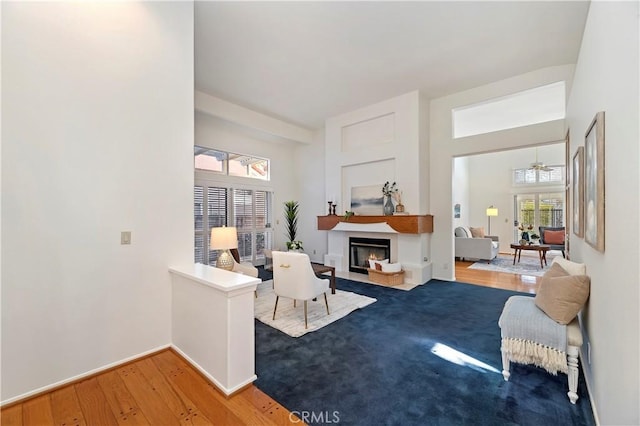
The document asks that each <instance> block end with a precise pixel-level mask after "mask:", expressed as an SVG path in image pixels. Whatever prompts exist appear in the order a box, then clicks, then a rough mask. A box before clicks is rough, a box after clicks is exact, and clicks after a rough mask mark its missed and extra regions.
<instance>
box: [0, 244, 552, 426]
mask: <svg viewBox="0 0 640 426" xmlns="http://www.w3.org/2000/svg"><path fill="white" fill-rule="evenodd" d="M501 256H508V255H501ZM472 263H473V262H460V261H457V262H456V265H455V268H456V269H455V273H456V280H457V281H460V282H466V283H470V284H476V285H482V286H486V287H493V288H501V289H506V290H514V291H520V292H525V293H531V294H535V293H536V291H537V289H538V286H539V283H540V278H539V277H535V276H528V275H515V274H507V273H502V272H491V271H480V270H473V269H468V266H470V265H471V264H472ZM1 424H2V426H13V425H17V426H22V425H24V426H29V425H37V426H44V425H62V426H70V425H79V426H83V425H86V426H94V425H127V424H130V425H163V426H164V425H174V424H175V425H185V424H194V425H225V426H227V425H229V426H232V425H265V426H268V425H287V424H296V425H301V424H304V423H302V422H301V421H300V419H298V418H297V417H295V416H293V415H290V412H289V411H288V410H287V409H286V408H284V407H283V406H282V405H280V404H279V403H278V402H276V401H274V400H273V399H271V398H270V397H269V396H268V395H266V394H265V393H263V392H262V391H260V390H259V389H258V388H256V387H255V386H253V385H252V386H249V387H247V388H246V389H244V390H243V391H241V392H239V393H237V394H236V395H234V396H233V397H231V398H226V397H225V396H224V395H222V394H221V393H220V392H219V391H217V390H216V389H215V388H214V387H213V386H212V385H211V384H210V383H209V382H208V381H207V380H206V379H205V378H203V377H202V376H201V375H200V373H199V372H198V371H197V370H195V369H194V368H193V367H191V365H189V364H188V363H187V362H186V361H185V360H183V359H182V358H181V357H180V356H179V355H177V354H176V353H175V352H173V351H171V350H165V351H162V352H159V353H156V354H154V355H151V356H149V357H147V358H143V359H140V360H137V361H134V362H132V363H129V364H126V365H122V366H120V367H118V368H115V369H112V370H109V371H107V372H104V373H101V374H99V375H96V376H94V377H91V378H88V379H86V380H83V381H80V382H78V383H75V384H70V385H67V386H65V387H62V388H59V389H57V390H54V391H52V392H49V393H46V394H42V395H40V396H37V397H35V398H31V399H28V400H25V401H23V402H19V403H16V404H13V405H9V406H8V407H6V408H3V409H2V418H1Z"/></svg>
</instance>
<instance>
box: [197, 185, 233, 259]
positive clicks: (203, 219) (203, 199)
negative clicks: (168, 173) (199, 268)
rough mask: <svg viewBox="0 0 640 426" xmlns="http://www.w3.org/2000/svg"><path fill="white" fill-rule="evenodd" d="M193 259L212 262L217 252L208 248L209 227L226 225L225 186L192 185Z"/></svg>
mask: <svg viewBox="0 0 640 426" xmlns="http://www.w3.org/2000/svg"><path fill="white" fill-rule="evenodd" d="M193 214H194V222H195V226H194V230H195V245H194V248H195V250H194V260H195V262H197V263H204V264H213V263H215V261H216V259H217V258H218V257H217V252H216V251H215V250H214V251H212V250H209V235H210V233H211V228H214V227H219V226H224V225H227V188H218V187H207V186H198V185H196V186H194V188H193Z"/></svg>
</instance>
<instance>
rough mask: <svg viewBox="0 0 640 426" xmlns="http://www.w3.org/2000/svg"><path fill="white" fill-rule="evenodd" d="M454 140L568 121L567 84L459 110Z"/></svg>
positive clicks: (504, 97)
mask: <svg viewBox="0 0 640 426" xmlns="http://www.w3.org/2000/svg"><path fill="white" fill-rule="evenodd" d="M451 114H452V118H453V137H454V138H462V137H465V136H472V135H480V134H483V133H489V132H495V131H498V130H505V129H513V128H516V127H522V126H528V125H531V124H537V123H544V122H547V121H553V120H561V119H563V118H564V117H565V84H564V81H559V82H556V83H551V84H547V85H545V86H541V87H536V88H533V89H529V90H524V91H522V92H518V93H513V94H511V95H507V96H503V97H500V98H496V99H490V100H488V101H484V102H479V103H476V104H473V105H467V106H463V107H460V108H455V109H453V110H452V111H451Z"/></svg>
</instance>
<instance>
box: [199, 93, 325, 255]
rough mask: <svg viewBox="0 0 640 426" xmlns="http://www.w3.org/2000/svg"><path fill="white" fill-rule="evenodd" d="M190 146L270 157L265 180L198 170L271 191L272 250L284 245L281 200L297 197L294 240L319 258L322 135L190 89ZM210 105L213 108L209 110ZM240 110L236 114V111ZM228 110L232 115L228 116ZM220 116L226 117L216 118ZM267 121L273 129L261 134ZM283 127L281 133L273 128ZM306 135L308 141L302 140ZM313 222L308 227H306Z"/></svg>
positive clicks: (217, 179)
mask: <svg viewBox="0 0 640 426" xmlns="http://www.w3.org/2000/svg"><path fill="white" fill-rule="evenodd" d="M196 96H197V97H196V109H197V112H196V116H195V117H196V124H195V144H196V145H199V146H205V147H209V148H215V149H220V150H223V151H229V152H236V153H240V154H247V155H255V156H258V157H264V158H268V159H269V160H270V166H271V170H270V180H268V181H263V180H258V179H246V178H240V177H233V176H222V175H212V174H209V173H198V172H197V173H198V174H197V177H205V176H208V177H207V179H208V180H210V181H211V182H213V183H219V184H222V185H231V186H233V187H235V188H249V189H256V188H260V189H264V190H266V191H273V197H274V199H273V215H274V217H273V219H274V220H273V223H272V225H273V238H274V240H273V248H274V249H284V248H285V243H286V240H287V238H286V233H285V222H284V203H285V202H286V201H288V200H297V201H298V202H299V203H300V217H299V219H298V239H299V240H301V241H302V242H303V246H304V249H305V252H306V253H308V254H309V256H310V257H311V258H312V259H314V254H313V250H316V253H317V255H316V256H318V257H317V258H315V260H318V261H320V260H321V257H320V256H321V253H322V252H323V251H324V250H326V242H324V245H323V240H322V238H320V236H319V235H318V232H319V231H317V226H316V216H317V215H319V214H323V211H324V210H323V209H324V206H323V205H322V197H318V194H322V193H324V186H323V183H324V145H323V142H324V139H323V138H322V134H321V133H320V135H319V136H318V134H314V133H313V132H311V131H308V130H306V129H303V128H298V127H297V126H294V125H291V124H289V123H285V122H282V121H280V120H277V119H274V118H270V117H268V118H265V117H266V116H264V115H263V114H258V113H256V112H254V111H251V110H249V109H246V108H243V107H240V106H238V105H235V104H232V103H229V102H226V101H222V100H220V99H219V98H215V97H213V96H210V95H207V94H204V93H201V92H196ZM211 105H216V106H217V107H216V108H211V107H210V106H211ZM239 111H240V112H241V113H238V112H239ZM232 113H234V114H232ZM220 117H227V118H229V119H233V120H234V121H229V120H228V119H222V118H220ZM265 120H268V121H269V123H271V124H272V126H271V127H272V129H275V130H273V131H272V132H271V133H267V132H266V131H265V130H264V128H263V127H264V122H265ZM278 129H284V130H285V131H276V130H278ZM298 134H303V135H307V134H308V135H309V137H308V138H306V137H305V138H303V139H304V140H302V141H299V140H294V136H296V135H298ZM307 139H310V142H309V141H308V140H307ZM312 226H313V227H312Z"/></svg>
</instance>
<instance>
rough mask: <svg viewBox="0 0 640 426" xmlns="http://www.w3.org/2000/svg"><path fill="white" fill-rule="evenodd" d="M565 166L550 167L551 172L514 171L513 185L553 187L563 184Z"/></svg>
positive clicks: (530, 169)
mask: <svg viewBox="0 0 640 426" xmlns="http://www.w3.org/2000/svg"><path fill="white" fill-rule="evenodd" d="M564 168H565V167H564V166H553V167H549V169H550V170H535V169H532V168H527V169H514V170H513V184H514V185H537V184H544V185H550V184H551V185H553V184H558V185H559V184H562V183H563V182H564Z"/></svg>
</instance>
